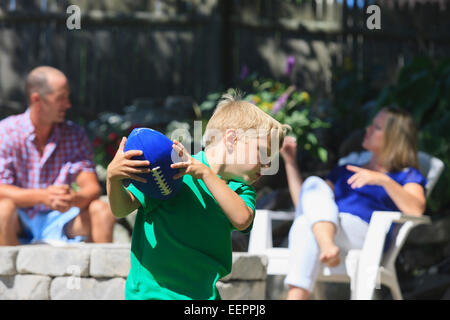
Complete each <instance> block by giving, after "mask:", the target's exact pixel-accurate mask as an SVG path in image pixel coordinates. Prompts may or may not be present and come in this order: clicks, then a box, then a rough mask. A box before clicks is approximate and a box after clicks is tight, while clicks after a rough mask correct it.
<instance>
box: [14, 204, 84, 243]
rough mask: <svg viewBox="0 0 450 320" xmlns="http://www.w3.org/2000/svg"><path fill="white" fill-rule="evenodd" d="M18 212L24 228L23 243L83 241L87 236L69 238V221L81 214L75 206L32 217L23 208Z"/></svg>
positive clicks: (21, 239)
mask: <svg viewBox="0 0 450 320" xmlns="http://www.w3.org/2000/svg"><path fill="white" fill-rule="evenodd" d="M17 212H18V214H19V218H20V222H21V223H22V229H23V232H22V233H21V234H20V235H19V242H20V243H21V244H30V243H41V242H48V243H52V242H53V243H63V242H66V243H69V242H81V241H84V240H85V238H86V237H85V236H76V237H75V238H70V239H69V238H68V237H67V234H66V232H65V227H66V225H67V223H69V222H70V221H72V220H73V219H75V217H76V216H77V215H78V214H80V208H77V207H73V208H71V209H69V210H68V211H66V212H64V213H61V212H59V211H56V210H55V211H46V212H40V213H38V214H36V215H35V216H34V217H33V218H30V217H29V216H28V215H27V214H26V213H25V212H24V211H23V210H20V209H18V210H17Z"/></svg>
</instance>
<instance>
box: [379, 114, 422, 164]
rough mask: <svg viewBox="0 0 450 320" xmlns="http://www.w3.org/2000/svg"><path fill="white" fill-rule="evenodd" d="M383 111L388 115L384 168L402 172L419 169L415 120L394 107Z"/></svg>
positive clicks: (385, 133) (383, 157)
mask: <svg viewBox="0 0 450 320" xmlns="http://www.w3.org/2000/svg"><path fill="white" fill-rule="evenodd" d="M381 111H383V112H385V113H386V115H387V117H386V126H385V129H384V139H383V140H384V141H383V152H382V154H381V158H382V160H383V163H384V166H385V167H386V168H387V169H388V171H400V170H403V169H405V168H408V167H414V168H417V169H418V168H419V165H418V158H417V128H416V125H415V123H414V119H413V118H412V116H411V115H410V114H409V113H408V112H407V111H405V110H402V109H399V108H396V107H392V106H389V107H385V108H383V109H381Z"/></svg>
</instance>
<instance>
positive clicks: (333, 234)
mask: <svg viewBox="0 0 450 320" xmlns="http://www.w3.org/2000/svg"><path fill="white" fill-rule="evenodd" d="M362 146H363V147H364V148H365V149H367V150H368V151H371V152H372V157H371V159H370V161H369V162H368V163H366V164H365V165H363V166H360V167H359V166H356V165H346V166H338V167H336V168H335V169H333V170H332V171H331V172H330V173H329V174H328V176H327V177H326V179H325V181H324V180H322V179H320V178H318V177H309V178H307V179H306V180H305V181H304V182H303V181H302V179H301V177H300V171H299V169H298V166H297V161H296V149H297V145H296V142H295V139H294V138H292V137H286V138H285V140H284V143H283V147H282V148H281V152H280V153H281V155H282V157H283V159H284V161H285V168H286V174H287V178H288V185H289V192H290V195H291V197H292V200H293V202H294V204H295V206H296V214H295V220H294V223H293V224H292V227H291V230H290V232H289V250H290V260H289V271H288V274H287V276H286V279H285V284H286V285H288V287H289V291H288V297H287V298H288V299H308V298H309V294H310V293H311V292H312V291H313V289H314V284H315V279H316V277H317V275H318V272H319V270H320V267H321V265H320V263H323V264H326V265H328V266H329V267H331V268H332V270H333V269H334V268H335V267H336V268H338V267H340V268H342V266H340V263H341V258H342V257H344V256H345V253H346V252H347V251H348V250H350V249H360V248H362V246H363V243H364V239H365V236H366V233H367V230H368V226H369V222H370V218H371V216H372V213H373V212H374V211H401V212H403V213H405V214H409V215H414V216H421V215H422V214H423V213H424V211H425V190H424V186H425V184H426V179H425V178H424V177H423V175H422V174H421V173H420V171H419V170H418V160H417V133H416V129H415V126H414V121H413V119H412V118H411V116H410V115H409V114H408V113H407V112H406V111H403V110H400V109H397V108H392V107H388V108H384V109H382V110H381V111H380V112H379V113H378V114H377V115H376V116H375V118H374V119H373V121H372V124H370V125H369V126H368V127H367V128H366V135H365V137H364V141H363V143H362ZM334 270H337V269H334Z"/></svg>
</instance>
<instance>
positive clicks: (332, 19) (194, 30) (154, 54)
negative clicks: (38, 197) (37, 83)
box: [0, 0, 450, 118]
mask: <svg viewBox="0 0 450 320" xmlns="http://www.w3.org/2000/svg"><path fill="white" fill-rule="evenodd" d="M25 3H27V5H28V6H27V7H25ZM71 3H72V4H76V5H79V6H80V8H81V11H82V19H81V24H82V25H81V29H80V30H68V29H67V26H66V19H67V18H68V14H67V13H66V12H65V9H66V8H67V6H68V5H69V4H71ZM373 3H376V4H377V5H379V6H380V8H381V30H369V29H368V28H367V27H366V21H367V18H368V16H369V15H368V14H367V13H366V8H367V7H368V6H369V5H371V4H373ZM449 17H450V4H448V2H447V1H442V0H440V1H430V0H428V1H419V0H404V1H402V0H398V1H394V0H392V1H391V0H389V1H388V0H384V1H383V0H377V1H373V0H372V1H370V0H360V1H358V0H354V1H353V0H352V1H349V0H303V1H295V0H293V1H289V0H278V1H275V0H252V1H250V0H234V1H225V0H224V1H222V0H191V1H181V0H172V1H158V0H140V1H139V0H138V1H123V0H122V1H118V0H103V1H87V0H84V1H83V0H79V1H70V2H69V1H61V0H34V1H28V2H24V1H19V0H17V1H14V0H1V1H0V107H1V109H0V117H2V116H4V115H6V114H8V113H12V112H18V111H21V110H23V109H24V108H25V107H24V105H25V99H24V95H23V82H24V78H25V76H26V74H27V73H28V71H29V70H30V69H32V68H33V67H35V66H37V65H41V64H48V65H54V66H56V67H58V68H60V69H62V70H63V71H64V72H65V73H66V74H67V75H68V77H69V80H70V83H71V91H72V103H73V105H74V108H73V109H75V110H76V113H77V114H79V115H83V116H85V117H88V118H92V117H94V116H95V114H97V113H98V112H100V111H104V110H108V111H116V112H120V111H121V110H122V109H123V108H124V107H125V106H127V105H130V104H132V103H133V101H134V99H136V98H139V97H152V98H164V97H167V96H169V95H181V96H192V97H194V98H195V99H196V100H197V101H198V102H201V101H202V99H204V97H205V96H206V95H207V94H208V93H209V92H212V91H217V90H222V89H224V88H225V87H228V86H231V85H234V84H236V81H237V80H238V79H239V76H240V75H241V72H242V70H243V68H246V69H248V70H249V72H252V71H257V72H258V73H260V74H261V75H263V76H270V77H275V78H278V79H283V80H285V81H291V82H293V83H295V84H297V85H298V86H299V87H302V88H304V89H307V90H310V91H312V92H314V93H315V95H316V96H318V97H325V98H327V97H330V96H332V94H333V86H332V76H333V70H334V69H335V68H336V67H339V66H342V65H344V64H345V63H352V64H353V65H354V66H355V68H356V69H357V70H358V71H359V72H360V73H361V74H362V72H364V71H365V70H372V71H377V72H378V76H377V77H375V79H376V81H375V82H374V83H371V84H370V85H372V86H374V87H375V88H379V87H381V86H382V85H385V84H386V83H389V82H390V81H392V80H393V79H394V77H395V74H396V71H397V70H398V68H399V67H401V66H402V65H403V64H404V62H406V61H407V60H409V59H410V58H411V57H413V56H415V55H417V54H422V53H426V54H429V55H432V56H434V57H442V56H449V52H450V19H449ZM289 56H293V57H295V59H296V65H295V67H294V70H293V72H292V73H291V74H289V75H287V74H285V70H286V59H287V57H289Z"/></svg>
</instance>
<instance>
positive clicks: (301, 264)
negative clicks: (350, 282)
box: [284, 177, 369, 292]
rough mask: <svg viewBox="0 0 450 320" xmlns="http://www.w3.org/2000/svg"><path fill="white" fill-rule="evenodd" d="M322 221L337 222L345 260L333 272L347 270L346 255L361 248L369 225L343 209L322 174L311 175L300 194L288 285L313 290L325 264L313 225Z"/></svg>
mask: <svg viewBox="0 0 450 320" xmlns="http://www.w3.org/2000/svg"><path fill="white" fill-rule="evenodd" d="M320 221H328V222H332V223H333V224H334V225H335V226H336V236H335V239H334V240H335V243H336V245H337V246H338V247H339V249H340V253H339V255H340V258H341V263H340V264H339V265H338V266H337V267H335V268H330V271H331V273H332V274H345V273H346V270H345V263H344V261H345V256H346V254H347V252H348V251H349V250H350V249H361V248H362V246H363V243H364V239H365V237H366V234H367V229H368V228H369V225H368V223H367V222H365V221H363V220H362V219H360V218H359V217H357V216H355V215H352V214H349V213H339V210H338V207H337V205H336V202H335V201H334V192H333V190H332V189H331V188H330V187H329V186H328V185H327V184H326V182H325V181H324V180H322V179H321V178H319V177H309V178H308V179H306V180H305V181H304V182H303V184H302V188H301V191H300V194H299V202H298V205H297V208H296V212H295V219H294V223H293V224H292V227H291V230H290V231H289V252H290V257H289V271H288V274H287V276H286V279H285V281H284V282H285V284H286V285H291V286H295V287H300V288H303V289H306V290H308V291H309V292H312V291H313V290H314V284H315V281H316V278H317V275H318V274H319V272H321V269H322V268H323V267H324V265H322V264H321V263H320V261H319V256H320V249H319V246H318V244H317V240H316V238H315V237H314V234H313V231H312V226H313V225H314V224H315V223H317V222H320Z"/></svg>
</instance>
